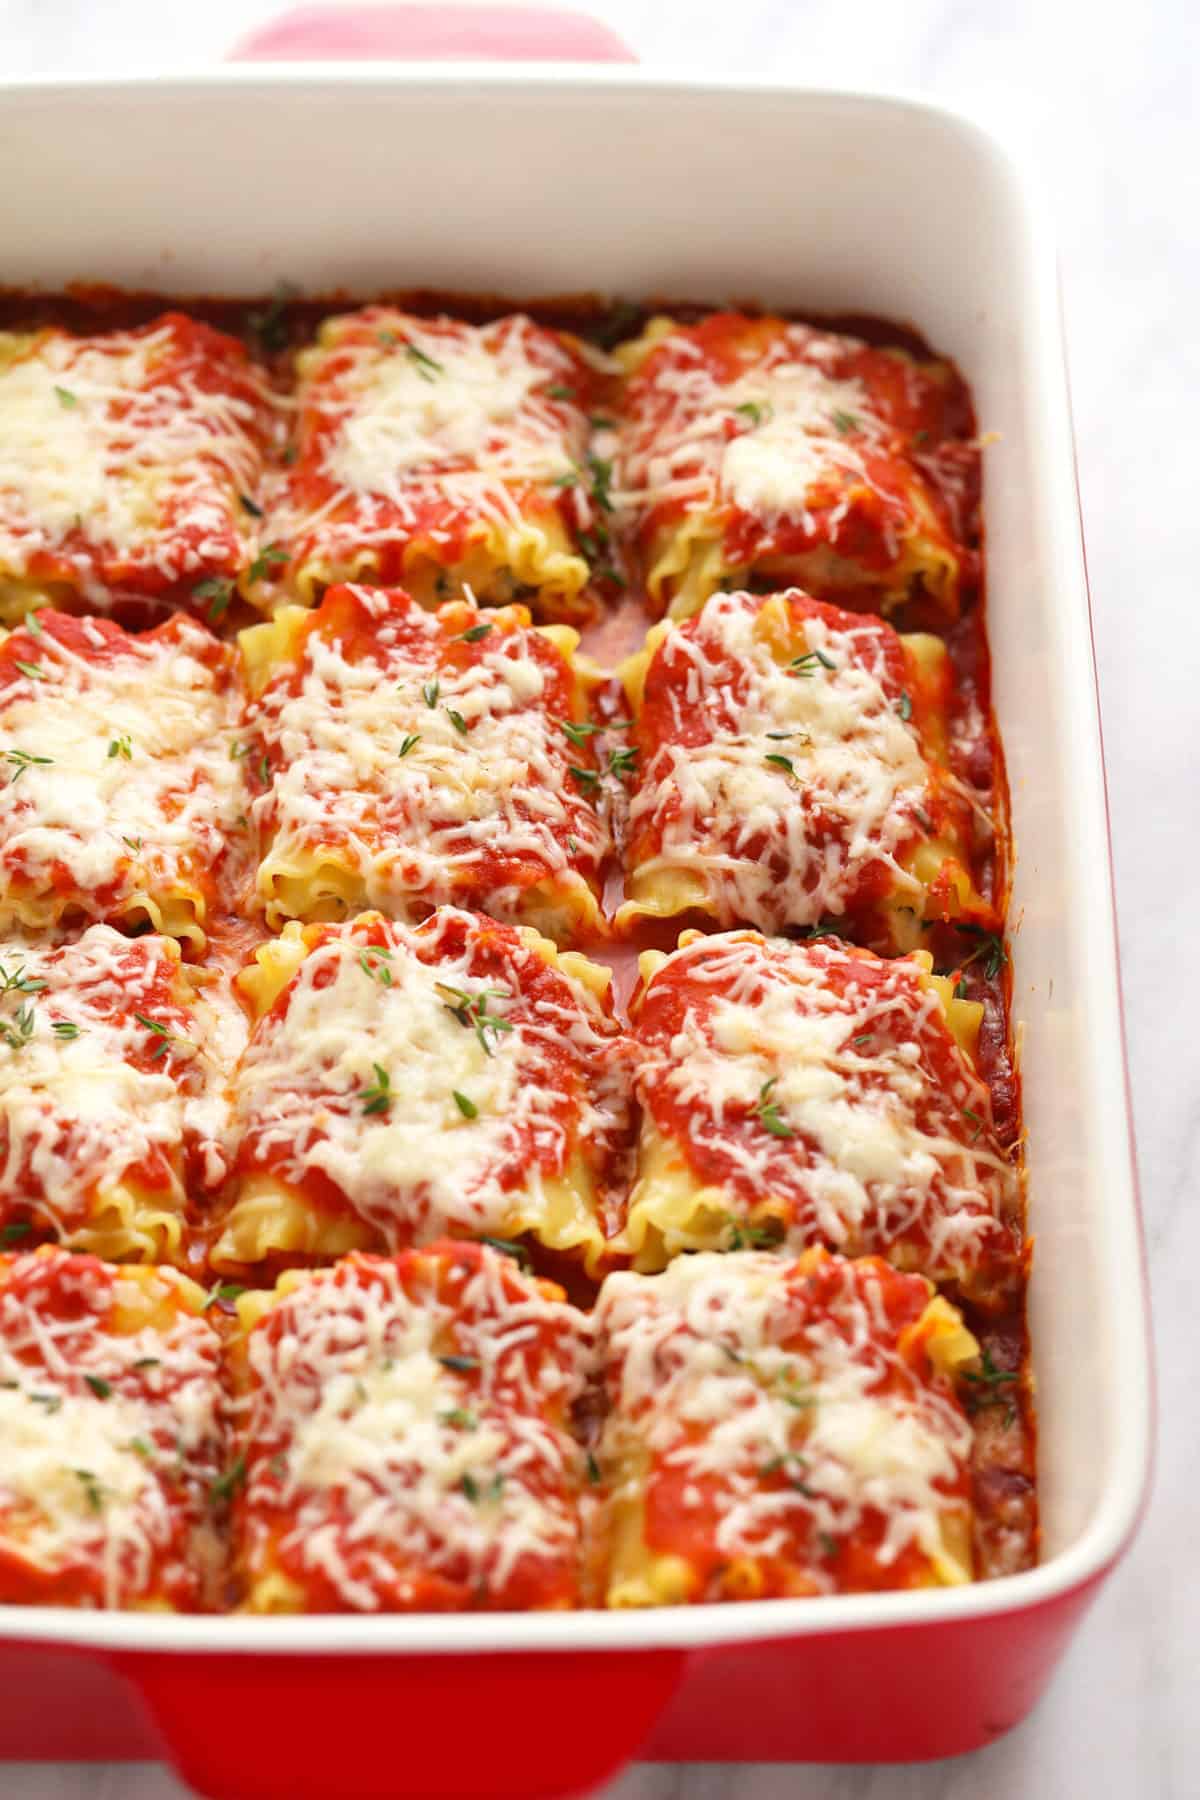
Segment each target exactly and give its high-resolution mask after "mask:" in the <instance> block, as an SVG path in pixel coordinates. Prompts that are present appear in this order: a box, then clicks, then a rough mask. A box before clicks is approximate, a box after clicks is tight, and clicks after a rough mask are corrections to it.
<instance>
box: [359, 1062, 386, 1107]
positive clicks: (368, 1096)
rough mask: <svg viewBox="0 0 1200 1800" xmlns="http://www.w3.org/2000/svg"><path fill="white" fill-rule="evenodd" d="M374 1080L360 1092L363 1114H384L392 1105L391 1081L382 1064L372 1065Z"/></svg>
mask: <svg viewBox="0 0 1200 1800" xmlns="http://www.w3.org/2000/svg"><path fill="white" fill-rule="evenodd" d="M371 1067H372V1068H373V1069H374V1071H375V1079H374V1081H373V1082H371V1083H370V1084H369V1085H368V1086H367V1087H365V1088H364V1089H363V1091H362V1100H363V1111H364V1113H385V1112H386V1111H387V1109H388V1107H389V1106H390V1105H391V1104H392V1079H391V1076H390V1075H389V1074H388V1072H387V1070H386V1069H385V1068H384V1066H383V1064H382V1063H372V1064H371Z"/></svg>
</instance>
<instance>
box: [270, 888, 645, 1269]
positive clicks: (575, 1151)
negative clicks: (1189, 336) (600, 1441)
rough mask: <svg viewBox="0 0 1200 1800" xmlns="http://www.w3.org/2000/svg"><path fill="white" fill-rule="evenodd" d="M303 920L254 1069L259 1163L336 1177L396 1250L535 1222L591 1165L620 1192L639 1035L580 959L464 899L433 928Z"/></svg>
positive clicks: (294, 1182)
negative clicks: (632, 1034)
mask: <svg viewBox="0 0 1200 1800" xmlns="http://www.w3.org/2000/svg"><path fill="white" fill-rule="evenodd" d="M289 933H291V934H295V935H292V936H291V937H290V938H289V937H285V939H284V945H285V949H284V954H285V955H289V954H290V955H292V956H298V955H299V954H300V953H301V946H302V945H307V954H304V955H303V960H300V961H299V966H298V968H297V970H296V973H295V975H294V976H293V977H292V979H291V980H290V982H289V983H288V985H287V986H286V987H285V988H284V990H283V992H282V994H281V995H280V998H279V1000H278V1001H277V1002H275V1004H274V1005H273V1006H272V1007H271V1010H270V1011H268V1012H267V1014H266V1016H265V1018H263V1019H262V1020H261V1021H260V1023H259V1025H258V1026H257V1027H256V1029H255V1031H254V1033H253V1035H252V1037H251V1041H250V1045H249V1048H248V1050H247V1052H246V1055H245V1057H244V1058H243V1061H242V1064H241V1067H240V1070H239V1074H238V1079H237V1111H238V1117H239V1121H240V1127H241V1131H242V1134H243V1137H242V1147H241V1152H240V1156H239V1168H240V1170H241V1171H242V1173H243V1176H249V1175H250V1174H251V1173H252V1172H253V1171H255V1170H257V1169H267V1170H269V1171H270V1172H271V1174H272V1175H273V1176H274V1177H275V1178H276V1179H277V1180H280V1181H282V1182H284V1183H285V1184H287V1185H288V1186H289V1187H292V1188H295V1189H299V1190H301V1191H303V1192H308V1191H309V1190H310V1189H312V1185H313V1180H314V1177H319V1178H320V1179H321V1180H322V1181H323V1182H325V1183H329V1184H332V1187H333V1189H334V1191H335V1192H336V1194H337V1195H338V1196H339V1197H340V1200H341V1202H342V1203H343V1204H344V1205H347V1206H349V1207H350V1208H352V1210H353V1212H354V1213H356V1214H357V1215H358V1216H359V1217H360V1218H362V1219H364V1220H366V1221H367V1222H368V1223H369V1224H370V1225H371V1226H372V1227H374V1229H375V1231H376V1232H377V1233H378V1236H379V1239H380V1240H381V1241H382V1243H384V1244H386V1245H387V1246H388V1247H389V1248H397V1247H399V1246H401V1245H403V1244H404V1243H407V1242H411V1241H413V1240H414V1239H416V1240H418V1241H419V1240H423V1239H428V1238H429V1237H430V1236H431V1235H436V1234H437V1233H438V1232H440V1231H443V1230H445V1229H446V1227H447V1226H449V1227H450V1228H451V1229H454V1230H458V1231H473V1232H487V1231H490V1232H494V1233H499V1234H506V1233H511V1232H512V1231H513V1230H515V1229H521V1228H522V1227H523V1226H525V1225H528V1226H530V1227H531V1228H534V1229H536V1228H537V1226H538V1224H539V1223H540V1222H541V1220H542V1216H543V1213H544V1211H545V1208H546V1206H547V1204H548V1202H547V1196H546V1189H547V1184H552V1183H554V1182H555V1181H556V1180H558V1179H560V1178H565V1177H567V1176H568V1175H569V1174H570V1173H571V1171H572V1170H573V1169H575V1168H576V1167H577V1166H581V1167H582V1168H584V1169H586V1170H587V1171H588V1172H589V1178H588V1179H587V1180H586V1181H582V1186H584V1187H589V1186H591V1185H592V1184H593V1183H594V1184H595V1186H596V1188H597V1190H598V1197H599V1198H601V1199H602V1198H603V1192H604V1188H605V1185H606V1183H607V1181H608V1180H609V1179H610V1176H611V1169H610V1164H611V1161H612V1159H613V1158H614V1156H615V1155H616V1154H617V1151H618V1148H619V1146H620V1145H621V1143H622V1142H623V1138H624V1134H625V1131H626V1129H627V1111H626V1108H627V1101H626V1096H625V1089H624V1082H623V1079H622V1074H621V1065H620V1061H619V1059H620V1058H621V1057H622V1056H623V1054H624V1050H623V1046H624V1042H625V1040H624V1039H622V1038H621V1037H620V1034H619V1032H618V1030H617V1027H616V1026H615V1024H614V1023H613V1021H612V1017H611V1013H610V1011H609V1010H608V1007H607V1003H606V1001H604V1000H602V999H601V998H599V997H598V996H597V994H596V993H595V992H594V991H593V989H592V988H590V987H588V986H586V985H585V983H584V980H583V979H581V978H579V977H578V976H577V975H576V973H575V971H574V970H573V969H572V968H571V967H570V966H569V962H568V963H567V964H564V963H563V962H561V961H559V962H557V964H556V966H551V963H550V962H549V961H548V960H547V958H546V955H545V953H544V952H545V950H547V949H549V946H544V947H543V949H542V950H539V948H538V944H539V940H537V939H536V938H533V939H532V941H529V939H527V938H526V937H525V936H523V935H522V934H521V933H519V932H515V931H512V930H511V929H509V928H507V927H504V926H500V925H496V924H494V923H493V922H492V921H490V920H486V919H482V918H478V917H476V916H474V915H471V914H467V913H462V912H457V911H455V910H453V909H450V908H445V909H443V910H442V911H441V912H439V913H437V914H435V915H434V917H433V918H432V919H431V920H430V921H429V922H428V924H427V925H425V926H424V927H420V928H418V929H416V930H410V929H408V928H407V927H405V926H402V925H399V924H393V923H390V922H388V921H386V920H384V919H382V918H380V917H379V915H377V914H376V915H370V914H368V915H364V916H363V917H362V918H360V919H359V920H358V921H356V922H355V924H354V925H353V926H350V927H331V926H310V927H308V928H307V930H306V931H305V932H304V933H302V934H301V933H299V932H298V928H297V927H295V926H292V927H289ZM531 935H532V934H531ZM289 944H290V950H289V949H288V948H287V946H289ZM270 954H271V953H270V947H269V946H268V949H267V952H266V965H265V966H267V967H268V968H269V966H270ZM248 979H249V977H243V980H248ZM431 1146H435V1147H436V1148H435V1149H431ZM580 1179H582V1178H580ZM314 1191H315V1192H317V1193H318V1194H319V1189H318V1190H314ZM580 1204H581V1205H582V1204H583V1202H582V1201H581V1202H580Z"/></svg>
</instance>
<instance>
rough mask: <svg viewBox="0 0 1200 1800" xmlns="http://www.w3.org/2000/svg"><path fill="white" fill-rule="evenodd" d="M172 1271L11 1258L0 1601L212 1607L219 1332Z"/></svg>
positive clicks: (218, 1559) (0, 1331)
mask: <svg viewBox="0 0 1200 1800" xmlns="http://www.w3.org/2000/svg"><path fill="white" fill-rule="evenodd" d="M204 1307H205V1300H204V1294H203V1292H202V1290H201V1289H200V1288H198V1287H197V1286H196V1284H195V1283H194V1282H192V1281H189V1280H188V1279H187V1277H186V1276H184V1275H180V1274H178V1273H177V1272H176V1271H175V1270H174V1269H152V1268H114V1267H113V1266H112V1265H111V1264H108V1263H102V1262H98V1261H97V1260H96V1258H95V1257H92V1256H72V1255H70V1254H69V1253H68V1252H66V1251H64V1250H59V1249H54V1248H51V1247H50V1246H48V1245H47V1246H43V1248H42V1249H40V1250H34V1251H32V1252H30V1253H28V1254H21V1255H15V1256H0V1602H3V1603H4V1604H6V1605H50V1606H85V1607H120V1608H124V1609H131V1610H134V1611H150V1612H212V1611H216V1610H218V1608H219V1607H220V1605H221V1602H222V1600H223V1598H224V1594H223V1589H224V1579H223V1577H224V1555H223V1546H222V1543H221V1539H220V1536H219V1531H218V1527H219V1523H220V1511H221V1502H222V1496H223V1494H224V1492H225V1491H226V1490H227V1487H228V1485H229V1481H230V1477H229V1472H228V1470H227V1469H226V1466H225V1435H226V1416H225V1399H224V1392H223V1385H222V1379H221V1372H220V1348H221V1347H220V1340H219V1338H218V1336H217V1333H216V1331H215V1330H214V1329H213V1327H212V1326H211V1325H210V1324H209V1322H208V1319H207V1317H206V1315H205V1310H204Z"/></svg>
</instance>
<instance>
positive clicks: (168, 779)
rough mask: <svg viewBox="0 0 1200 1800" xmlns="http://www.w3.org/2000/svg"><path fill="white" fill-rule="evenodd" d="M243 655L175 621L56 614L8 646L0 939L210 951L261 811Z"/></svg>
mask: <svg viewBox="0 0 1200 1800" xmlns="http://www.w3.org/2000/svg"><path fill="white" fill-rule="evenodd" d="M236 673H237V656H236V653H235V652H234V650H233V648H232V646H230V645H228V644H223V643H220V642H218V640H217V639H216V638H215V637H214V636H213V635H212V634H211V632H209V631H207V630H206V629H205V628H204V627H203V626H202V625H199V624H197V623H196V622H194V621H193V620H191V619H187V618H184V617H182V616H181V615H179V614H176V615H175V616H174V617H173V618H171V619H170V620H168V621H167V623H166V624H164V625H159V626H156V627H155V629H154V630H153V631H147V632H144V633H142V634H140V635H137V636H134V635H132V634H130V633H128V632H126V631H123V630H122V629H121V627H120V626H118V625H115V624H114V623H113V622H112V621H111V620H108V619H94V618H86V619H76V618H72V617H69V616H68V615H66V614H63V613H58V612H49V611H44V612H40V613H38V614H37V615H36V616H34V615H31V616H30V619H29V620H28V622H27V623H26V625H24V626H23V627H21V628H20V629H19V630H17V631H14V632H12V633H11V634H10V635H9V636H8V637H7V638H5V639H4V641H3V642H2V643H0V769H2V770H3V774H4V785H3V787H0V931H5V930H12V929H14V928H15V929H18V930H25V931H35V932H36V931H48V930H52V929H54V928H57V927H60V926H64V925H76V924H78V922H79V921H80V920H84V921H86V920H104V921H107V922H109V923H111V924H114V925H118V926H120V927H122V928H123V929H125V930H127V931H140V930H144V929H145V928H146V927H147V926H149V927H151V928H152V929H153V930H155V931H163V932H166V933H168V934H169V935H170V936H172V937H177V938H180V939H182V940H183V941H184V942H185V943H187V944H189V945H190V946H191V947H192V949H193V950H200V949H202V948H203V946H204V942H205V921H206V919H207V917H208V915H209V913H210V911H211V910H212V907H213V905H214V902H215V900H216V899H217V896H218V892H219V886H220V882H221V877H222V874H223V872H224V870H225V868H226V866H227V858H228V854H229V850H230V846H231V844H232V843H233V841H234V840H235V839H236V838H237V836H238V833H239V832H240V831H241V829H242V827H243V826H244V824H245V820H244V817H243V811H244V808H245V807H246V805H247V804H248V801H247V795H246V791H245V787H244V784H243V780H242V769H241V763H240V761H239V760H238V757H237V741H236V732H235V726H236V721H237V718H238V713H239V710H240V705H241V699H240V692H239V689H238V686H237V682H236Z"/></svg>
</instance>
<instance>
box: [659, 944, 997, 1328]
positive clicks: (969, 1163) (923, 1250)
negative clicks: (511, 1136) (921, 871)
mask: <svg viewBox="0 0 1200 1800" xmlns="http://www.w3.org/2000/svg"><path fill="white" fill-rule="evenodd" d="M929 967H930V963H929V958H928V956H926V955H924V954H923V953H922V952H919V951H918V952H915V953H914V954H913V955H912V956H911V957H907V958H902V959H899V960H896V961H892V962H888V961H884V960H882V959H880V958H879V957H876V956H873V955H872V954H871V952H870V951H868V950H858V949H854V948H852V947H851V946H849V945H847V944H843V943H839V942H838V941H837V940H836V939H831V938H826V939H814V940H812V941H811V942H808V943H802V944H793V943H788V942H786V941H784V940H783V939H779V938H775V939H768V938H763V937H760V936H759V935H758V934H757V933H756V932H751V931H739V932H728V933H725V934H721V935H718V936H714V937H700V936H699V935H698V934H697V933H695V932H685V933H684V935H683V937H682V938H681V939H680V946H679V948H678V949H677V950H676V951H675V952H674V954H673V955H671V956H663V955H662V954H661V953H660V952H656V951H649V952H647V953H646V954H645V956H644V957H643V958H642V975H643V986H642V988H641V990H640V993H639V994H638V995H637V996H635V1023H634V1033H635V1038H636V1041H637V1046H638V1072H637V1083H636V1085H637V1092H638V1096H639V1099H640V1101H641V1103H642V1107H643V1120H642V1127H641V1144H640V1149H639V1155H638V1168H637V1178H636V1181H635V1184H634V1188H633V1192H632V1195H631V1197H630V1202H629V1219H628V1225H627V1233H628V1239H627V1242H628V1248H629V1250H630V1251H631V1252H632V1253H633V1254H634V1255H635V1256H636V1258H637V1261H638V1265H639V1266H640V1267H644V1268H649V1269H653V1268H657V1267H660V1266H661V1265H662V1263H664V1262H665V1261H666V1260H667V1259H668V1258H669V1257H671V1256H675V1255H677V1254H678V1253H679V1252H680V1251H683V1250H715V1249H719V1248H724V1247H729V1246H734V1247H738V1246H745V1245H763V1244H771V1243H779V1242H782V1243H783V1244H784V1245H786V1246H787V1247H788V1248H790V1249H792V1250H800V1249H804V1248H807V1247H809V1246H810V1245H813V1244H825V1245H826V1246H827V1247H829V1248H831V1249H833V1250H838V1251H843V1252H845V1253H846V1254H848V1255H852V1256H858V1255H862V1254H876V1255H880V1256H884V1257H886V1258H887V1259H888V1261H889V1262H892V1263H894V1264H896V1265H897V1266H898V1267H900V1268H902V1269H906V1270H910V1269H915V1270H919V1271H920V1273H922V1274H923V1275H927V1276H928V1277H929V1278H930V1279H931V1280H933V1281H936V1282H939V1283H942V1282H954V1283H956V1284H957V1285H958V1287H959V1288H960V1289H961V1290H962V1291H963V1292H964V1293H966V1294H968V1295H969V1296H970V1297H971V1298H973V1299H977V1300H979V1301H981V1302H988V1301H995V1302H1000V1301H1002V1300H1003V1299H1004V1297H1005V1296H1006V1295H1011V1292H1012V1288H1013V1285H1014V1284H1015V1282H1016V1280H1017V1278H1018V1273H1019V1256H1020V1229H1019V1188H1018V1183H1017V1178H1016V1174H1015V1171H1014V1170H1013V1168H1012V1165H1011V1163H1010V1161H1009V1159H1008V1158H1007V1157H1006V1156H1005V1154H1004V1152H1003V1150H1002V1149H1001V1147H1000V1144H999V1143H998V1141H997V1139H996V1137H995V1134H994V1132H993V1129H992V1110H991V1100H990V1096H989V1093H988V1089H987V1087H986V1086H985V1085H984V1083H983V1081H982V1080H981V1079H980V1077H979V1075H978V1073H977V1072H976V1069H975V1065H974V1061H973V1054H974V1048H975V1043H976V1039H977V1036H978V1030H979V1022H980V1017H981V1012H982V1008H981V1007H980V1006H979V1004H978V1003H977V1002H974V1001H967V1000H959V999H955V998H954V996H953V991H952V988H951V983H950V981H949V980H948V979H946V978H944V977H939V976H932V975H930V973H929Z"/></svg>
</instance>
